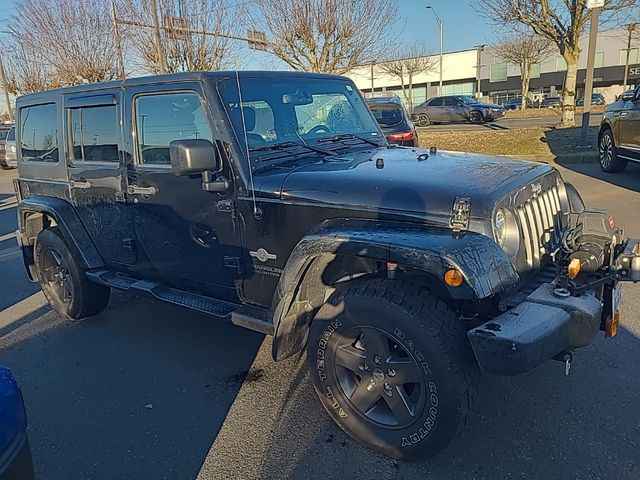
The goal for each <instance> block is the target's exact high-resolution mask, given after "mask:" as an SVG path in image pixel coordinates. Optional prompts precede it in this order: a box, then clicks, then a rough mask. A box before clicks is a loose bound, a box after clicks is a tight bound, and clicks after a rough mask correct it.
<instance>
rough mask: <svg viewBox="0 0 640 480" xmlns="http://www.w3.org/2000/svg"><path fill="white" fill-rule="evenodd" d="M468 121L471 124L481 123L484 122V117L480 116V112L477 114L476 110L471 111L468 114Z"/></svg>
mask: <svg viewBox="0 0 640 480" xmlns="http://www.w3.org/2000/svg"><path fill="white" fill-rule="evenodd" d="M469 121H470V122H471V123H482V122H484V115H482V112H479V111H478V110H473V111H471V112H469Z"/></svg>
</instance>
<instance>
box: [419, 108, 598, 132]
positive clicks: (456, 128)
mask: <svg viewBox="0 0 640 480" xmlns="http://www.w3.org/2000/svg"><path fill="white" fill-rule="evenodd" d="M601 120H602V114H601V113H594V114H592V115H591V117H590V119H589V125H590V126H592V127H597V126H599V125H600V121H601ZM558 122H560V115H555V116H553V115H552V116H548V117H524V118H512V117H505V118H501V119H500V120H498V121H495V122H487V123H469V122H459V123H440V124H437V125H434V124H432V125H429V126H427V127H420V131H421V132H423V133H424V132H466V131H470V132H472V131H482V130H487V129H488V130H511V129H516V128H538V127H539V128H551V127H555V126H556V125H558ZM580 125H582V115H576V126H580Z"/></svg>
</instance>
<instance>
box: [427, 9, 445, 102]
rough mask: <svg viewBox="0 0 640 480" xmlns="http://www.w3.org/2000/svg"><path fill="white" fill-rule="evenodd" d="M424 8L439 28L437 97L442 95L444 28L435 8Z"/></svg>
mask: <svg viewBox="0 0 640 480" xmlns="http://www.w3.org/2000/svg"><path fill="white" fill-rule="evenodd" d="M426 8H428V9H429V10H431V11H432V12H433V14H434V15H435V16H436V22H438V26H439V27H440V87H439V89H438V95H442V57H443V55H444V27H443V25H442V19H441V18H440V17H439V16H438V14H437V13H436V10H435V8H433V7H432V6H431V5H427V7H426Z"/></svg>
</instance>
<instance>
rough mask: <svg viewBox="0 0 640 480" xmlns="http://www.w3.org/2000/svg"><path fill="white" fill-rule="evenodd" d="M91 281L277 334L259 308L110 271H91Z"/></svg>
mask: <svg viewBox="0 0 640 480" xmlns="http://www.w3.org/2000/svg"><path fill="white" fill-rule="evenodd" d="M87 277H88V278H89V280H91V281H92V282H95V283H99V284H101V285H105V286H107V287H111V288H117V289H119V290H128V291H132V292H135V293H140V294H143V295H147V296H151V297H153V298H156V299H158V300H162V301H163V302H168V303H172V304H174V305H179V306H181V307H186V308H188V309H190V310H195V311H197V312H201V313H205V314H207V315H212V316H214V317H218V318H224V319H229V320H231V323H233V324H234V325H238V326H240V327H244V328H247V329H249V330H255V331H257V332H260V333H263V334H265V335H273V321H272V317H271V312H269V311H268V310H265V309H263V308H259V307H252V306H247V305H238V304H235V303H231V302H225V301H223V300H216V299H214V298H211V297H207V296H204V295H199V294H197V293H191V292H186V291H184V290H178V289H176V288H171V287H167V286H166V285H163V284H161V283H158V282H153V281H149V280H138V279H136V278H133V277H129V276H127V275H123V274H120V273H114V272H110V271H109V270H90V271H88V272H87Z"/></svg>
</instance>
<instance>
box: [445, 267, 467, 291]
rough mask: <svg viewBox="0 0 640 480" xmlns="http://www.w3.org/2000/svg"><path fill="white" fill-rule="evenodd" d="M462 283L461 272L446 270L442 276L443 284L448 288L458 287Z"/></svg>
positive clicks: (453, 269)
mask: <svg viewBox="0 0 640 480" xmlns="http://www.w3.org/2000/svg"><path fill="white" fill-rule="evenodd" d="M463 281H464V277H463V276H462V272H460V271H459V270H456V269H455V268H452V269H451V270H447V273H445V274H444V282H445V283H446V284H447V285H449V286H450V287H459V286H460V285H462V282H463Z"/></svg>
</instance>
